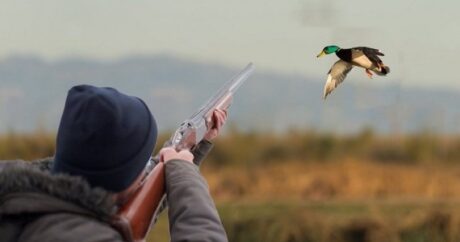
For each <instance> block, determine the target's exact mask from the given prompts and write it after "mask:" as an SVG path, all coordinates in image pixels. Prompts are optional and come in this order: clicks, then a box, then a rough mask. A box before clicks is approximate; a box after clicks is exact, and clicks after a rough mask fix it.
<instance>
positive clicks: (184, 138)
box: [112, 63, 254, 242]
mask: <svg viewBox="0 0 460 242" xmlns="http://www.w3.org/2000/svg"><path fill="white" fill-rule="evenodd" d="M253 70H254V66H253V64H252V63H249V64H248V65H247V66H246V68H245V69H244V70H243V71H242V72H240V73H239V74H238V75H236V76H235V77H233V78H232V79H230V80H229V81H227V82H226V83H225V84H224V85H223V86H222V87H221V88H220V89H219V90H218V92H217V93H216V94H214V95H213V96H212V97H211V98H210V99H209V100H208V101H207V102H206V103H205V104H204V105H203V106H202V107H201V108H200V109H199V110H198V111H197V112H196V113H194V114H193V115H192V116H191V117H190V118H188V119H187V120H185V121H184V122H182V124H181V125H180V126H179V128H178V129H177V130H176V131H175V132H174V134H173V135H172V136H171V138H170V139H169V141H167V142H166V144H165V146H172V147H174V148H175V149H176V150H183V149H192V148H193V147H194V146H195V145H197V144H198V143H199V142H200V141H201V140H203V138H204V136H205V134H206V133H207V131H208V130H210V129H212V128H213V127H214V120H212V115H213V112H214V110H215V109H222V110H227V109H228V108H229V107H230V105H231V104H232V101H233V94H234V93H235V92H236V91H237V90H238V88H239V87H240V86H241V85H242V84H243V83H244V82H245V81H246V80H247V79H248V77H249V76H250V75H251V73H252V72H253ZM152 161H153V160H151V161H150V162H149V163H148V165H147V166H148V167H147V168H146V171H147V176H146V177H145V178H144V180H143V184H142V186H141V187H140V188H139V189H138V190H137V191H136V192H135V193H134V195H133V196H132V197H131V198H130V199H129V200H128V201H127V202H126V203H125V204H124V205H123V206H122V207H121V208H120V209H119V211H118V213H117V215H116V216H115V217H114V220H113V221H112V224H113V226H114V227H115V228H117V229H118V230H119V231H120V232H121V233H122V234H123V236H124V238H125V239H126V240H127V241H130V242H143V241H145V238H146V236H147V234H148V231H149V230H150V228H151V227H152V225H153V224H154V223H155V221H156V218H157V217H158V215H159V213H160V212H161V211H162V208H163V206H164V205H165V204H166V203H165V201H166V200H165V199H166V194H165V177H164V172H165V171H164V170H165V166H164V164H163V163H162V162H158V161H156V162H154V163H152Z"/></svg>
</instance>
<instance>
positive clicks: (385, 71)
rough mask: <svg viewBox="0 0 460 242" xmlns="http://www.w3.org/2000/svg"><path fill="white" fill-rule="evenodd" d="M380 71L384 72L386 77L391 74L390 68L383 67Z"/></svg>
mask: <svg viewBox="0 0 460 242" xmlns="http://www.w3.org/2000/svg"><path fill="white" fill-rule="evenodd" d="M380 71H381V72H382V74H383V75H386V74H388V73H390V67H388V66H382V67H381V68H380Z"/></svg>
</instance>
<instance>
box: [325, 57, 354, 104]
mask: <svg viewBox="0 0 460 242" xmlns="http://www.w3.org/2000/svg"><path fill="white" fill-rule="evenodd" d="M352 68H353V65H352V64H351V63H348V62H346V61H343V60H338V61H337V62H335V63H334V65H332V67H331V69H330V70H329V72H328V75H327V81H326V84H325V85H324V92H323V98H324V99H326V97H327V95H329V93H331V92H332V90H334V89H335V88H336V87H337V86H338V85H339V84H340V83H342V82H343V80H345V78H346V77H347V74H348V72H350V71H351V69H352Z"/></svg>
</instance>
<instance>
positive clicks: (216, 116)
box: [204, 109, 227, 141]
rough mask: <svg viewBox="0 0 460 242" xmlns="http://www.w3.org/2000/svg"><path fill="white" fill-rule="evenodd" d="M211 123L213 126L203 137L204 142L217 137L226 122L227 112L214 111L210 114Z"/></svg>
mask: <svg viewBox="0 0 460 242" xmlns="http://www.w3.org/2000/svg"><path fill="white" fill-rule="evenodd" d="M212 121H213V124H214V126H213V127H212V128H211V129H210V130H209V131H208V132H207V133H206V134H205V135H204V139H205V140H208V141H210V140H212V139H214V138H216V137H217V135H219V131H220V128H221V127H222V126H224V124H225V122H226V121H227V111H226V110H221V109H216V110H214V112H213V113H212Z"/></svg>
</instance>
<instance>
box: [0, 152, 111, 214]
mask: <svg viewBox="0 0 460 242" xmlns="http://www.w3.org/2000/svg"><path fill="white" fill-rule="evenodd" d="M51 164H52V159H51V158H48V159H44V160H40V161H35V162H23V161H15V162H4V163H1V164H0V184H1V186H0V215H1V214H15V213H34V212H35V213H37V212H58V211H68V212H76V213H88V214H92V215H94V216H96V217H98V218H100V219H103V220H106V219H110V217H111V216H112V215H113V214H114V213H115V211H116V206H115V203H114V201H113V199H112V194H111V193H109V192H107V191H105V190H103V189H101V188H92V187H90V185H89V184H88V183H87V182H86V181H85V180H84V179H83V178H81V177H77V176H70V175H65V174H56V175H55V174H53V175H52V174H50V172H49V170H50V169H49V168H50V167H51Z"/></svg>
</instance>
